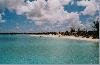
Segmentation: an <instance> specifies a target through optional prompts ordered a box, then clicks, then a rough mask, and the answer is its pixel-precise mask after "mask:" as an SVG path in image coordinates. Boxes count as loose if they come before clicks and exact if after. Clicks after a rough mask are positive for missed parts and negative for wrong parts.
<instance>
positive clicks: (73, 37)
mask: <svg viewBox="0 0 100 65" xmlns="http://www.w3.org/2000/svg"><path fill="white" fill-rule="evenodd" d="M30 36H31V37H34V36H37V37H48V38H64V39H72V40H83V41H92V42H99V39H92V37H89V38H86V37H84V38H82V36H79V37H75V36H61V35H30Z"/></svg>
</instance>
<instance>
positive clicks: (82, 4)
mask: <svg viewBox="0 0 100 65" xmlns="http://www.w3.org/2000/svg"><path fill="white" fill-rule="evenodd" d="M99 5H100V1H99V0H0V33H5V32H50V31H51V32H55V31H57V32H59V31H69V30H70V28H71V27H73V28H74V29H75V30H77V29H81V30H88V31H89V30H93V28H92V25H93V21H94V20H96V19H97V18H98V17H99V12H100V10H99Z"/></svg>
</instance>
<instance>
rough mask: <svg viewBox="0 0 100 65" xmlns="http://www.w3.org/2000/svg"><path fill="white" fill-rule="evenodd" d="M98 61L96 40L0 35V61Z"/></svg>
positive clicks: (50, 62)
mask: <svg viewBox="0 0 100 65" xmlns="http://www.w3.org/2000/svg"><path fill="white" fill-rule="evenodd" d="M98 63H99V43H98V42H87V41H77V40H67V39H59V38H58V39H57V38H45V37H31V36H29V35H0V64H98Z"/></svg>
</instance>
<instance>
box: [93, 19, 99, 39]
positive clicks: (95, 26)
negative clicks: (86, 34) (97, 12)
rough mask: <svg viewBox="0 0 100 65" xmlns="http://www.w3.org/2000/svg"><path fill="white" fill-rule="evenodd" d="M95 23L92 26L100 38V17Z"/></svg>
mask: <svg viewBox="0 0 100 65" xmlns="http://www.w3.org/2000/svg"><path fill="white" fill-rule="evenodd" d="M93 23H94V25H93V26H92V27H93V28H94V29H95V30H94V33H95V35H94V36H96V38H99V19H97V20H96V21H94V22H93Z"/></svg>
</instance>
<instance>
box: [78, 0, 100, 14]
mask: <svg viewBox="0 0 100 65" xmlns="http://www.w3.org/2000/svg"><path fill="white" fill-rule="evenodd" d="M77 4H78V6H85V7H86V8H85V9H84V11H82V12H81V13H82V14H83V15H94V14H95V13H96V11H97V10H98V8H97V3H96V2H95V0H90V1H88V0H86V1H85V0H82V1H78V2H77Z"/></svg>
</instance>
